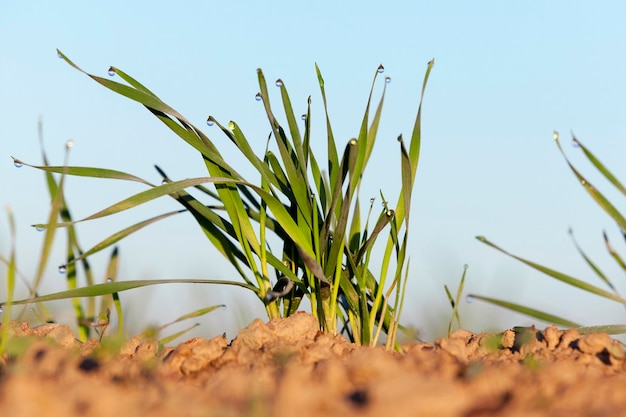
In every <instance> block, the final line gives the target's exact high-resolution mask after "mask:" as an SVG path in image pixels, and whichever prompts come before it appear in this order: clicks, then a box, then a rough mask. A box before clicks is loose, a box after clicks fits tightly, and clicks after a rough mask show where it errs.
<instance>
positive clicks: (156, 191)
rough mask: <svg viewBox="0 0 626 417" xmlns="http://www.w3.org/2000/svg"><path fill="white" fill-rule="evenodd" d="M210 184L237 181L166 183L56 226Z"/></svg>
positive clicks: (107, 214) (108, 213) (117, 210)
mask: <svg viewBox="0 0 626 417" xmlns="http://www.w3.org/2000/svg"><path fill="white" fill-rule="evenodd" d="M209 182H213V183H233V182H236V180H233V179H229V178H211V177H199V178H190V179H186V180H180V181H174V182H171V183H166V184H162V185H159V186H156V187H154V188H151V189H149V190H146V191H142V192H140V193H138V194H135V195H133V196H131V197H128V198H126V199H124V200H122V201H119V202H118V203H115V204H113V205H111V206H109V207H107V208H105V209H103V210H100V211H98V212H96V213H94V214H92V215H90V216H87V217H85V218H83V219H81V220H75V221H72V222H65V223H59V224H57V225H56V227H66V226H69V225H71V224H76V223H80V222H84V221H87V220H94V219H99V218H101V217H106V216H110V215H112V214H116V213H119V212H122V211H124V210H128V209H131V208H133V207H137V206H139V205H141V204H144V203H147V202H149V201H152V200H154V199H156V198H159V197H163V196H165V195H169V194H174V193H176V192H179V191H181V190H184V189H185V188H188V187H193V186H196V185H200V184H205V183H209ZM34 227H41V228H47V227H48V226H47V225H46V224H36V225H34Z"/></svg>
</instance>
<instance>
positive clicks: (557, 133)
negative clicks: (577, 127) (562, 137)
mask: <svg viewBox="0 0 626 417" xmlns="http://www.w3.org/2000/svg"><path fill="white" fill-rule="evenodd" d="M552 139H554V140H559V132H557V131H556V130H555V131H554V133H553V134H552Z"/></svg>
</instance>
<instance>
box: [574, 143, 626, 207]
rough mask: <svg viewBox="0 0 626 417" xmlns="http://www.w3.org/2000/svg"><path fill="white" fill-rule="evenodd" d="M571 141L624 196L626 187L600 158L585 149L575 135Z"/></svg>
mask: <svg viewBox="0 0 626 417" xmlns="http://www.w3.org/2000/svg"><path fill="white" fill-rule="evenodd" d="M572 141H573V142H574V143H575V145H576V146H578V147H580V149H581V150H582V151H583V153H584V154H585V156H586V157H587V159H588V160H589V162H591V163H592V164H593V165H594V166H595V167H596V169H597V170H598V171H600V173H601V174H602V175H604V178H606V179H607V180H608V181H609V182H610V183H611V184H613V186H614V187H615V188H617V189H618V190H619V191H620V192H621V193H622V194H623V195H625V196H626V188H624V186H623V185H622V183H621V182H620V181H619V180H618V179H617V178H616V177H615V175H613V174H612V173H611V171H609V170H608V168H607V167H606V166H604V164H603V163H602V162H600V160H598V158H596V157H595V155H594V154H593V153H591V151H590V150H589V149H587V147H586V146H585V145H583V144H582V142H581V141H579V140H578V139H577V138H576V137H575V136H573V137H572Z"/></svg>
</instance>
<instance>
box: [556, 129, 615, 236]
mask: <svg viewBox="0 0 626 417" xmlns="http://www.w3.org/2000/svg"><path fill="white" fill-rule="evenodd" d="M554 141H555V142H556V145H557V147H558V148H559V151H560V152H561V155H563V158H564V159H565V161H566V162H567V165H569V167H570V169H571V170H572V172H573V173H574V175H575V176H576V178H578V181H579V182H580V184H581V185H582V186H583V188H584V189H585V191H587V193H588V194H589V195H590V196H591V198H593V200H594V201H595V202H596V203H597V204H598V205H599V206H600V207H602V209H603V210H604V211H605V212H606V213H607V214H608V215H609V216H611V217H612V218H613V220H615V221H616V222H617V224H618V225H619V227H620V228H622V230H626V218H624V216H622V214H621V213H620V212H619V211H618V210H617V209H616V208H615V207H614V206H613V204H611V202H610V201H609V200H607V198H606V197H604V195H603V194H602V193H600V192H599V191H598V190H597V189H596V187H594V186H593V185H592V184H591V183H590V182H589V181H587V179H586V178H585V177H583V176H582V174H581V173H580V172H578V170H577V169H576V168H574V165H572V163H571V162H570V161H569V159H568V158H567V156H566V155H565V152H564V151H563V148H562V147H561V143H560V142H559V136H558V134H557V133H556V132H555V133H554Z"/></svg>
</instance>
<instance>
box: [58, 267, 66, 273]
mask: <svg viewBox="0 0 626 417" xmlns="http://www.w3.org/2000/svg"><path fill="white" fill-rule="evenodd" d="M66 272H67V265H59V274H65V273H66Z"/></svg>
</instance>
